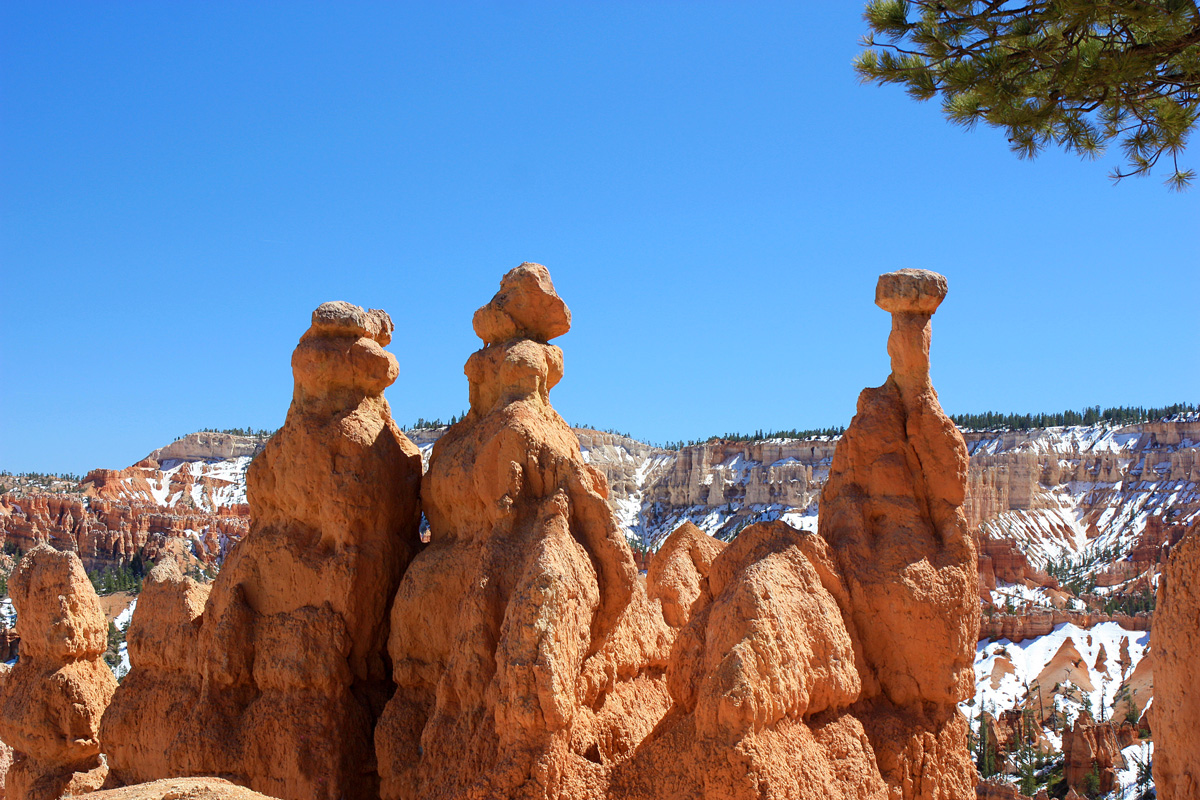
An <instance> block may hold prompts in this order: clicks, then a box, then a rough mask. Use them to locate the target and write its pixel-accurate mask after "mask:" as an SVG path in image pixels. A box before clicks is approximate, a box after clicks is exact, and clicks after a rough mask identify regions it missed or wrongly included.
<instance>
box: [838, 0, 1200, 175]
mask: <svg viewBox="0 0 1200 800" xmlns="http://www.w3.org/2000/svg"><path fill="white" fill-rule="evenodd" d="M863 17H864V18H865V19H866V21H867V25H868V26H869V28H870V30H869V32H868V33H867V35H866V36H865V37H864V39H863V44H864V46H866V47H867V48H868V49H867V50H865V51H864V52H863V53H861V54H860V55H859V57H858V59H857V60H856V62H855V67H856V70H857V71H858V74H859V76H860V77H861V78H862V79H863V80H864V81H874V82H876V83H880V84H885V83H898V84H902V85H903V86H904V87H905V89H906V90H907V91H908V93H909V95H910V96H912V97H913V98H915V99H917V100H930V99H933V98H935V97H938V98H940V99H941V101H942V111H943V113H944V114H945V115H946V118H947V119H949V120H950V121H951V122H953V123H956V124H959V125H963V126H966V127H968V128H970V127H974V126H975V125H976V124H978V123H979V122H984V123H986V124H988V125H992V126H995V127H998V128H1002V129H1004V131H1005V132H1006V134H1007V136H1008V139H1009V142H1010V144H1011V147H1012V149H1013V150H1014V151H1015V152H1016V153H1017V155H1018V156H1020V157H1022V158H1031V157H1033V156H1036V155H1037V154H1038V153H1039V152H1041V151H1042V150H1043V149H1044V148H1045V147H1046V146H1047V145H1056V146H1060V147H1062V148H1064V149H1065V150H1067V151H1068V152H1071V151H1073V152H1076V153H1078V154H1079V155H1081V156H1084V157H1088V158H1096V157H1098V156H1099V155H1100V154H1101V153H1103V151H1104V148H1105V146H1106V145H1107V144H1108V143H1109V142H1111V141H1113V140H1117V141H1119V143H1120V147H1121V149H1122V151H1123V152H1124V156H1125V161H1126V167H1125V168H1117V169H1116V170H1115V171H1114V172H1113V178H1114V179H1118V180H1119V179H1120V178H1124V177H1128V176H1130V175H1144V174H1148V173H1149V172H1150V170H1151V169H1152V168H1153V167H1154V166H1155V165H1156V164H1157V163H1158V162H1159V160H1160V159H1161V158H1162V157H1163V156H1168V159H1167V160H1168V162H1169V163H1170V164H1171V167H1170V169H1171V173H1170V176H1169V178H1168V179H1167V184H1168V185H1169V186H1171V187H1172V188H1174V189H1182V188H1184V187H1186V186H1187V185H1188V184H1189V183H1190V182H1191V180H1192V179H1193V178H1194V177H1195V171H1194V170H1191V169H1182V168H1180V166H1179V162H1178V156H1179V154H1180V153H1181V152H1182V151H1183V149H1184V147H1185V145H1186V143H1187V137H1188V134H1189V133H1190V132H1191V130H1192V129H1193V128H1194V126H1195V125H1196V122H1197V119H1198V118H1200V9H1198V8H1197V6H1196V3H1195V2H1194V0H1118V2H1096V0H1058V2H1046V0H1018V1H1017V2H994V1H993V0H869V2H868V3H867V6H866V11H865V13H864V14H863ZM877 37H879V39H882V40H883V41H879V40H877Z"/></svg>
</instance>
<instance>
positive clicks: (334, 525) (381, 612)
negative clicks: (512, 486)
mask: <svg viewBox="0 0 1200 800" xmlns="http://www.w3.org/2000/svg"><path fill="white" fill-rule="evenodd" d="M391 335H392V321H391V319H390V318H389V317H388V315H387V314H385V313H384V312H382V311H375V310H371V311H364V310H363V309H361V308H359V307H357V306H353V305H350V304H349V303H341V302H337V303H325V304H324V305H322V306H320V307H319V308H318V309H317V310H316V311H314V312H313V315H312V327H311V328H310V329H309V330H308V331H307V332H306V333H305V334H304V336H303V337H301V339H300V343H299V345H298V346H297V347H296V351H295V353H294V354H293V356H292V370H293V373H294V375H295V392H294V395H293V399H292V405H291V408H290V409H289V410H288V415H287V420H286V422H285V424H284V426H283V428H282V429H281V430H280V431H279V432H278V433H277V434H275V436H274V437H272V439H271V441H270V442H269V443H268V444H267V446H266V448H265V449H264V450H263V452H262V453H261V454H259V455H258V456H257V457H256V458H255V460H254V461H253V462H252V463H251V465H250V469H249V472H248V474H247V492H248V499H249V502H250V509H251V511H250V513H251V524H250V533H249V534H248V535H247V537H246V538H245V539H244V540H243V541H242V542H240V543H239V544H238V546H237V547H235V548H234V550H233V551H232V552H231V554H230V555H229V557H228V559H227V561H226V563H225V566H224V567H223V569H222V570H221V573H220V575H219V576H218V578H217V580H216V582H215V583H214V585H213V587H212V591H211V593H210V594H209V595H208V597H207V601H206V603H205V605H204V611H203V614H202V615H200V616H199V617H196V616H195V613H196V609H197V605H198V602H199V600H200V599H201V598H200V596H199V592H198V590H197V589H195V588H194V587H192V586H191V585H189V583H188V582H187V581H186V579H180V578H179V577H178V575H171V574H165V573H164V574H160V575H155V576H154V578H155V580H153V581H152V585H151V589H150V590H149V591H147V592H146V596H145V597H144V598H143V600H142V602H140V603H139V604H138V608H137V611H136V612H135V614H134V617H133V622H132V623H131V630H130V638H131V644H132V645H133V646H131V648H130V653H131V660H132V662H133V669H132V671H131V672H130V675H129V677H128V678H127V679H126V684H127V686H128V691H126V687H125V686H123V687H122V691H121V692H119V693H118V695H117V697H116V699H115V701H114V703H113V708H112V709H111V710H110V712H109V715H110V716H111V717H112V724H108V721H107V720H106V725H105V729H104V743H105V747H106V750H107V751H108V752H109V753H110V754H111V756H112V761H113V771H114V774H115V775H116V776H118V777H121V778H123V779H126V780H150V779H153V778H166V777H177V776H187V775H219V776H223V777H229V778H232V779H234V780H235V781H236V782H238V783H242V784H244V785H247V786H249V787H250V788H251V789H254V790H255V791H259V792H262V793H264V794H267V795H271V796H273V797H279V798H285V800H317V799H318V798H330V799H332V798H338V797H348V798H370V797H375V796H377V794H378V777H377V774H376V771H375V764H374V746H373V739H372V732H373V729H374V725H375V720H376V719H377V717H378V715H379V713H380V711H381V710H382V708H383V705H384V703H385V702H386V701H387V698H388V697H389V696H390V692H391V688H392V685H391V680H390V675H389V670H388V664H387V658H386V653H385V646H386V643H387V636H388V618H387V609H388V602H389V600H390V598H391V597H392V596H393V594H394V593H395V590H396V587H397V585H398V584H399V581H400V576H401V574H402V573H403V571H404V569H405V567H406V565H407V564H408V562H409V560H410V559H411V558H412V556H413V554H414V553H415V552H416V551H417V550H418V549H419V547H420V539H419V534H418V523H419V520H420V501H419V486H420V479H421V456H420V451H419V450H418V449H417V448H416V446H415V445H413V444H412V443H411V442H410V441H408V439H407V438H405V436H404V435H403V434H402V433H401V432H400V429H399V428H398V427H397V426H396V424H395V423H394V422H393V421H392V418H391V412H390V410H389V408H388V404H387V401H386V400H384V398H383V390H384V388H385V387H387V386H388V385H390V384H391V383H392V382H393V381H394V380H395V379H396V377H397V374H398V372H399V369H398V366H397V362H396V359H395V357H394V356H393V355H392V354H391V353H389V352H387V351H386V350H384V349H383V346H384V345H386V344H388V342H389V341H390V340H391ZM168 630H173V631H177V632H179V633H180V634H181V635H182V638H181V639H180V641H181V642H185V643H194V650H192V652H193V653H194V654H195V655H193V656H191V657H190V658H189V656H188V655H187V654H186V653H183V652H178V653H174V654H172V655H168V654H167V653H165V652H164V653H159V654H158V655H157V656H156V655H155V650H154V648H153V647H147V646H145V644H147V643H150V642H153V641H157V640H158V639H160V638H168V637H166V636H165V633H166V632H167V631H168ZM139 637H140V638H141V641H142V642H143V644H142V645H140V646H139V644H138V640H139ZM183 649H189V644H185V645H184V646H183ZM172 658H177V659H178V661H180V662H182V663H183V664H184V668H183V669H182V670H180V669H174V668H173V666H172V664H168V663H166V661H167V660H170V659H172ZM173 663H174V662H173ZM155 684H158V685H159V686H158V688H155V686H154V685H155ZM166 685H169V686H172V687H175V690H176V691H177V692H179V694H180V696H181V697H185V698H188V700H189V701H191V699H192V698H194V701H192V702H190V703H189V704H188V705H187V706H186V707H185V708H182V709H180V708H179V707H178V706H177V705H176V706H171V705H170V704H169V703H168V702H167V701H166V699H165V698H164V697H163V694H162V690H161V687H162V686H166ZM172 709H173V710H172ZM174 714H178V715H179V716H178V717H176V718H172V717H173V715H174ZM155 750H157V752H158V755H151V754H152V752H153V751H155Z"/></svg>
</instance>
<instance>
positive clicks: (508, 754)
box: [375, 264, 979, 800]
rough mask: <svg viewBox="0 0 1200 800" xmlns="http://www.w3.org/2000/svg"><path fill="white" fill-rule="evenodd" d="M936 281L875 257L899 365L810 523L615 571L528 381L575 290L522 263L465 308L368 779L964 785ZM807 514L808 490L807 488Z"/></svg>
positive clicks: (953, 459)
mask: <svg viewBox="0 0 1200 800" xmlns="http://www.w3.org/2000/svg"><path fill="white" fill-rule="evenodd" d="M944 293H945V283H944V279H941V277H940V276H936V275H933V274H932V273H913V272H904V273H899V274H893V275H890V276H884V277H883V278H882V279H881V295H880V297H881V302H882V303H883V304H885V307H889V306H892V305H896V306H898V308H895V309H892V310H894V311H895V318H896V325H895V328H896V330H895V332H894V333H893V336H892V340H891V342H890V345H889V349H890V351H891V352H892V356H893V362H894V370H893V375H892V377H891V378H890V379H889V381H888V383H887V384H885V386H884V387H882V388H881V389H875V390H868V391H867V392H865V393H864V394H863V398H862V399H861V400H860V406H859V415H858V416H857V417H856V418H855V421H854V423H853V424H852V426H851V430H850V432H849V433H848V434H847V437H846V439H845V440H843V443H842V444H841V445H839V447H838V454H837V455H836V456H835V458H834V477H833V478H831V481H830V485H831V486H832V489H831V490H830V489H827V491H831V492H832V493H831V495H830V496H829V498H828V501H826V500H825V499H823V501H822V508H823V509H824V508H825V507H826V505H828V506H829V508H830V509H831V510H832V514H831V515H829V516H822V518H821V523H822V532H821V533H822V535H818V534H813V533H806V532H802V531H797V530H795V529H793V528H790V527H789V526H787V525H785V524H783V523H781V522H774V523H765V524H759V525H754V526H751V527H749V528H747V529H745V530H744V531H742V532H741V534H740V535H739V536H738V537H737V538H736V539H735V540H734V542H733V543H732V544H729V545H728V546H725V545H723V544H722V543H719V542H716V541H714V540H712V539H710V538H709V537H707V536H705V535H704V534H703V533H701V532H700V531H698V530H697V529H695V528H694V527H691V526H683V527H682V528H680V529H678V530H676V531H675V532H674V533H673V534H672V535H671V537H670V538H669V539H668V540H667V542H666V543H665V544H664V546H663V547H662V548H661V550H660V551H659V552H658V553H657V554H656V555H655V557H654V559H653V561H652V562H651V563H650V565H649V572H648V574H647V578H646V588H645V589H644V590H643V589H642V587H641V584H640V582H639V581H637V579H636V573H635V572H634V566H633V565H634V562H633V556H632V553H631V551H630V550H629V547H628V544H627V543H626V542H625V541H624V539H623V538H622V537H621V535H620V533H619V531H618V529H617V527H616V525H615V523H614V521H613V518H612V514H611V513H610V511H609V510H608V508H607V506H606V505H605V503H604V498H605V494H606V492H607V486H606V483H605V481H604V479H603V477H602V476H600V475H599V474H597V473H596V472H595V471H594V470H593V469H592V468H590V467H589V465H588V464H586V463H585V462H584V461H583V459H582V457H581V456H580V453H579V450H578V444H577V440H576V438H575V437H574V436H572V435H571V432H570V430H569V429H568V428H567V426H566V424H565V423H564V422H563V421H562V419H561V418H560V417H559V416H558V415H557V414H556V413H555V412H554V410H553V409H552V408H551V406H550V404H549V390H550V389H551V388H552V387H553V386H554V385H555V384H556V383H557V382H558V380H559V379H560V378H561V376H562V368H563V367H562V365H563V361H562V353H561V351H560V350H559V349H558V348H557V347H554V346H552V345H549V344H548V343H547V340H548V339H550V338H551V337H553V336H556V335H559V334H561V333H563V332H565V331H566V330H567V328H568V325H569V319H570V317H569V314H568V313H567V311H566V307H565V305H564V304H563V303H562V301H561V299H559V298H558V296H557V294H556V293H555V292H554V289H553V286H552V284H551V282H550V277H549V274H548V273H547V272H546V270H545V268H544V267H541V266H539V265H535V264H523V265H521V266H520V267H518V268H517V269H516V270H514V271H512V272H510V273H509V274H508V275H506V276H505V277H504V280H503V281H502V283H501V289H500V292H499V293H498V294H497V295H496V297H495V298H493V300H492V301H491V302H490V303H489V304H488V305H486V306H484V308H482V309H480V311H479V312H477V313H476V315H475V328H476V333H477V334H478V335H479V336H480V338H481V339H483V341H484V343H485V347H484V348H483V349H482V350H479V351H478V352H476V353H475V354H474V355H472V356H471V358H470V359H469V360H468V362H467V366H466V373H467V377H468V381H469V385H470V402H471V410H470V412H469V413H468V414H467V416H466V418H464V419H463V420H462V421H461V422H459V423H457V424H456V425H454V426H452V427H451V428H450V430H449V431H448V432H447V433H446V434H445V435H444V436H443V437H442V438H441V439H440V440H439V441H438V443H437V445H435V447H434V450H433V454H432V456H431V459H430V467H429V473H428V475H427V477H426V481H425V483H424V486H423V500H424V508H425V512H426V515H427V517H428V519H429V524H430V543H429V546H428V547H427V548H426V549H425V550H424V551H423V552H422V553H421V554H420V555H418V556H417V557H416V558H415V559H414V560H413V563H412V564H411V566H410V567H409V570H408V571H407V572H406V573H405V575H404V578H403V580H402V581H401V585H400V590H399V592H398V594H397V597H396V603H395V605H394V607H393V609H392V626H391V640H390V642H389V652H390V653H391V655H392V659H393V662H394V677H395V682H396V685H397V691H396V696H395V697H394V698H393V699H392V701H391V703H389V705H388V708H387V710H386V711H385V713H384V716H383V718H382V719H381V721H380V724H379V726H378V727H377V728H376V734H375V738H376V746H377V754H378V761H379V769H380V773H381V777H382V788H383V796H384V797H385V798H387V800H396V799H399V798H406V799H407V798H418V797H420V798H425V797H434V798H572V799H573V800H574V799H575V798H601V797H612V798H617V797H620V798H647V799H649V798H656V799H658V798H662V799H663V800H673V799H675V798H677V799H678V800H684V799H685V798H687V799H688V800H691V799H692V798H701V797H703V798H712V800H735V799H740V798H746V800H749V799H750V798H785V797H786V798H796V799H797V800H806V799H808V798H811V799H812V800H816V798H826V797H837V798H855V799H856V800H867V799H875V800H885V798H887V799H889V800H890V799H892V798H894V799H895V800H909V799H910V798H922V799H924V798H928V799H929V800H933V799H934V798H937V800H953V799H954V798H966V797H968V796H970V795H972V794H973V791H974V783H975V772H974V768H973V766H972V764H971V761H970V758H969V756H968V754H967V751H966V723H965V720H964V719H963V718H962V717H961V715H959V714H958V713H957V711H956V710H955V704H956V703H957V702H958V701H959V700H961V699H964V698H965V697H966V696H967V695H968V694H969V693H970V692H971V689H972V685H973V677H972V672H971V668H972V660H973V654H974V645H975V641H976V637H977V633H978V625H979V611H978V599H977V598H978V591H979V589H978V572H977V569H976V559H975V550H974V547H973V545H972V542H971V537H970V535H969V533H968V530H967V525H966V521H965V518H964V516H963V514H962V510H961V505H962V500H963V492H964V491H965V482H966V461H967V459H966V450H965V447H964V445H963V442H962V439H961V437H959V436H958V433H957V431H956V430H955V429H954V427H953V425H951V424H950V422H949V420H948V419H946V417H945V415H944V414H942V412H941V409H940V407H939V406H938V404H937V396H936V394H935V393H934V392H933V389H932V387H931V386H930V385H929V378H928V346H929V317H930V315H931V314H932V311H933V309H934V308H935V307H936V305H937V302H939V301H940V299H941V297H942V295H944ZM823 514H824V512H823Z"/></svg>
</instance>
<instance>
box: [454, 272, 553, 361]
mask: <svg viewBox="0 0 1200 800" xmlns="http://www.w3.org/2000/svg"><path fill="white" fill-rule="evenodd" d="M472 324H473V325H474V328H475V333H476V335H477V336H479V338H480V339H482V340H483V341H484V343H485V344H494V343H496V342H507V341H509V340H510V339H533V340H535V341H538V342H548V341H550V340H551V339H553V338H554V337H556V336H562V335H563V334H564V333H566V332H567V331H569V330H571V310H570V309H569V308H567V304H566V303H564V302H563V299H562V298H561V297H559V296H558V293H557V292H555V291H554V284H553V283H551V281H550V271H549V270H548V269H546V268H545V267H543V266H542V265H541V264H534V263H531V262H528V261H527V262H525V263H524V264H522V265H521V266H519V267H517V268H516V269H513V270H510V271H509V273H508V274H507V275H505V276H504V277H503V278H502V279H501V280H500V291H498V292H496V295H495V296H494V297H493V298H492V299H491V302H489V303H488V304H487V305H486V306H484V307H483V308H481V309H479V310H478V311H476V312H475V318H474V319H473V320H472Z"/></svg>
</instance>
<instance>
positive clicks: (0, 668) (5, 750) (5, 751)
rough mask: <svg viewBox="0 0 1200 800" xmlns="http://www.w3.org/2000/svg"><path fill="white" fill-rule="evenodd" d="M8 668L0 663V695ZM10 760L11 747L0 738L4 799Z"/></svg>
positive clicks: (0, 794) (0, 797)
mask: <svg viewBox="0 0 1200 800" xmlns="http://www.w3.org/2000/svg"><path fill="white" fill-rule="evenodd" d="M0 660H2V659H0ZM10 670H11V667H9V666H8V665H7V664H0V696H3V694H4V681H5V680H7V678H8V673H9V671H10ZM12 762H13V749H12V748H11V747H9V746H8V745H7V744H5V743H4V741H2V740H0V800H4V798H5V797H6V793H5V790H4V784H5V783H6V782H7V781H6V780H5V779H6V778H7V776H8V769H9V767H11V766H12Z"/></svg>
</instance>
